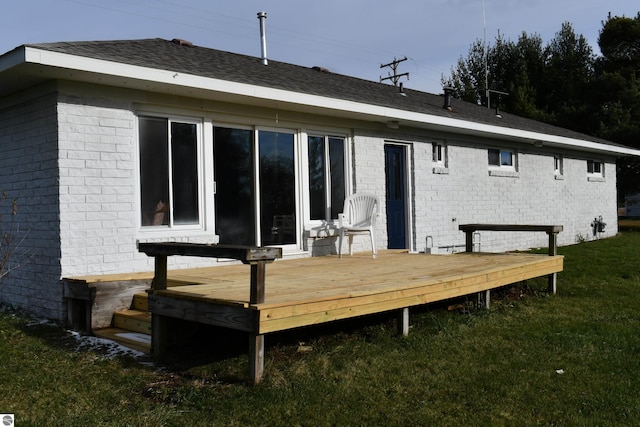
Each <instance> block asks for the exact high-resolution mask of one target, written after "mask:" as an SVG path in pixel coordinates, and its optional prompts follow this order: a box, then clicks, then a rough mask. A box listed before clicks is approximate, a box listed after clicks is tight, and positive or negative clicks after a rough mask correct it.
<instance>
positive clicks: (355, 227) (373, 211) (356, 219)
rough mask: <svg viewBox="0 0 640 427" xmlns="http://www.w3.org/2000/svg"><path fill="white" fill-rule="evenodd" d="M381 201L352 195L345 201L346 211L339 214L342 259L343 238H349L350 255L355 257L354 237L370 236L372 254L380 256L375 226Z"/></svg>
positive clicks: (361, 195) (375, 198)
mask: <svg viewBox="0 0 640 427" xmlns="http://www.w3.org/2000/svg"><path fill="white" fill-rule="evenodd" d="M379 209H380V199H378V197H376V196H372V195H370V194H352V195H351V196H349V197H347V198H346V199H345V201H344V209H343V210H342V213H341V214H338V220H339V227H340V238H339V241H338V256H339V257H340V258H342V238H343V237H344V236H349V254H350V255H353V248H352V243H353V236H355V235H358V234H367V233H368V234H369V236H370V237H371V252H373V257H374V258H376V257H377V256H378V250H377V248H376V239H375V235H376V232H375V225H376V217H377V216H378V210H379Z"/></svg>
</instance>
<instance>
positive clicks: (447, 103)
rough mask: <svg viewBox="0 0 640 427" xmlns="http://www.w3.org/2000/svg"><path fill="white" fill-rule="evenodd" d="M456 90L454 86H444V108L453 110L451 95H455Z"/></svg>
mask: <svg viewBox="0 0 640 427" xmlns="http://www.w3.org/2000/svg"><path fill="white" fill-rule="evenodd" d="M454 90H455V89H454V88H452V87H445V88H444V105H443V106H442V108H444V109H445V110H449V111H453V108H452V107H451V97H452V96H453V91H454Z"/></svg>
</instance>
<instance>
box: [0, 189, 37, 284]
mask: <svg viewBox="0 0 640 427" xmlns="http://www.w3.org/2000/svg"><path fill="white" fill-rule="evenodd" d="M7 202H9V203H11V206H9V207H7V206H5V204H6V203H7ZM0 208H3V209H1V210H0V283H1V282H2V280H3V279H4V278H5V277H6V276H8V275H9V274H11V272H12V271H13V270H15V269H17V268H20V267H21V266H22V265H24V264H25V263H26V262H28V261H29V259H30V256H29V251H28V250H27V249H26V248H24V245H23V244H24V241H25V239H26V238H27V235H28V234H29V233H28V231H27V232H21V231H20V227H19V224H18V223H17V222H16V221H15V218H16V215H17V214H18V199H9V198H8V197H7V192H6V191H3V192H2V197H1V198H0ZM2 212H7V214H5V215H4V216H3V214H2ZM7 216H8V217H9V218H8V219H7Z"/></svg>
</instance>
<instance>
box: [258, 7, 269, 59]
mask: <svg viewBox="0 0 640 427" xmlns="http://www.w3.org/2000/svg"><path fill="white" fill-rule="evenodd" d="M258 19H259V20H260V42H261V44H262V64H263V65H269V61H268V60H267V34H266V31H265V27H264V21H265V19H267V12H258Z"/></svg>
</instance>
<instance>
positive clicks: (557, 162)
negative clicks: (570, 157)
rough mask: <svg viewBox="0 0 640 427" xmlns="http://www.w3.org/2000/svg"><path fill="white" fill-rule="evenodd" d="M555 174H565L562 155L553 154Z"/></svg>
mask: <svg viewBox="0 0 640 427" xmlns="http://www.w3.org/2000/svg"><path fill="white" fill-rule="evenodd" d="M553 174H554V175H556V176H561V175H562V174H563V166H562V156H553Z"/></svg>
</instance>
